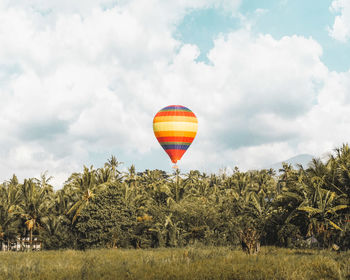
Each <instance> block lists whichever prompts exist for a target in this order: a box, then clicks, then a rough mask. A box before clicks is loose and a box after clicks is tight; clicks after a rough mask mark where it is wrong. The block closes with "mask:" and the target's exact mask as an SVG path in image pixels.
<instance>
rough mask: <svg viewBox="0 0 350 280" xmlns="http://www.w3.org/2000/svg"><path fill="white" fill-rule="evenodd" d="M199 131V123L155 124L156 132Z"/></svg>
mask: <svg viewBox="0 0 350 280" xmlns="http://www.w3.org/2000/svg"><path fill="white" fill-rule="evenodd" d="M197 129H198V124H197V123H192V122H158V123H154V124H153V130H154V131H165V130H173V131H191V132H196V131H197Z"/></svg>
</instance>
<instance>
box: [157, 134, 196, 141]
mask: <svg viewBox="0 0 350 280" xmlns="http://www.w3.org/2000/svg"><path fill="white" fill-rule="evenodd" d="M193 139H194V137H176V136H172V137H157V140H158V141H159V142H185V143H192V141H193Z"/></svg>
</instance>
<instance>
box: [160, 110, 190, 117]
mask: <svg viewBox="0 0 350 280" xmlns="http://www.w3.org/2000/svg"><path fill="white" fill-rule="evenodd" d="M165 116H183V117H194V118H195V117H196V115H195V114H194V113H192V112H187V111H186V112H185V111H167V112H162V111H160V112H158V113H157V114H156V116H155V117H165Z"/></svg>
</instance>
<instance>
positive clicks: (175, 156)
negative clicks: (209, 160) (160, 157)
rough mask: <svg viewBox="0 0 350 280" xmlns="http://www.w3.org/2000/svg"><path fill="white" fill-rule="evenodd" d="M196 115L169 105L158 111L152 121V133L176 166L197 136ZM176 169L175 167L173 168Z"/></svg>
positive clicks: (179, 107) (188, 110)
mask: <svg viewBox="0 0 350 280" xmlns="http://www.w3.org/2000/svg"><path fill="white" fill-rule="evenodd" d="M197 129H198V120H197V117H196V115H195V114H194V113H193V112H192V111H191V110H190V109H188V108H186V107H184V106H181V105H170V106H167V107H165V108H163V109H162V110H160V111H159V112H158V113H157V114H156V115H155V117H154V119H153V131H154V135H155V136H156V138H157V140H158V142H159V144H160V145H161V146H162V147H163V149H164V150H165V152H166V153H167V154H168V155H169V157H170V159H171V161H172V162H173V163H174V164H176V163H177V161H178V160H180V159H181V157H182V156H183V154H184V153H185V152H186V150H187V149H188V147H189V146H190V145H191V143H192V141H193V139H194V138H195V136H196V134H197ZM174 167H175V168H177V166H176V165H175V166H174Z"/></svg>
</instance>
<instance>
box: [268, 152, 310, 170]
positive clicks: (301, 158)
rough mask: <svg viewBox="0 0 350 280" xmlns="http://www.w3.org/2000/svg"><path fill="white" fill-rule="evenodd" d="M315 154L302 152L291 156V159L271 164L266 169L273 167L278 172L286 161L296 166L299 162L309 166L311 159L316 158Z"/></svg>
mask: <svg viewBox="0 0 350 280" xmlns="http://www.w3.org/2000/svg"><path fill="white" fill-rule="evenodd" d="M314 157H315V156H313V155H309V154H300V155H297V156H295V157H291V158H289V159H286V160H283V161H281V162H276V163H274V164H271V165H269V166H267V167H266V169H269V168H272V169H275V170H276V171H277V172H278V170H279V169H280V168H282V163H283V162H286V163H288V164H291V165H292V166H293V167H294V168H296V166H297V164H301V165H302V166H303V167H305V168H307V167H308V165H309V163H310V161H311V160H312V159H313V158H314Z"/></svg>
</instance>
